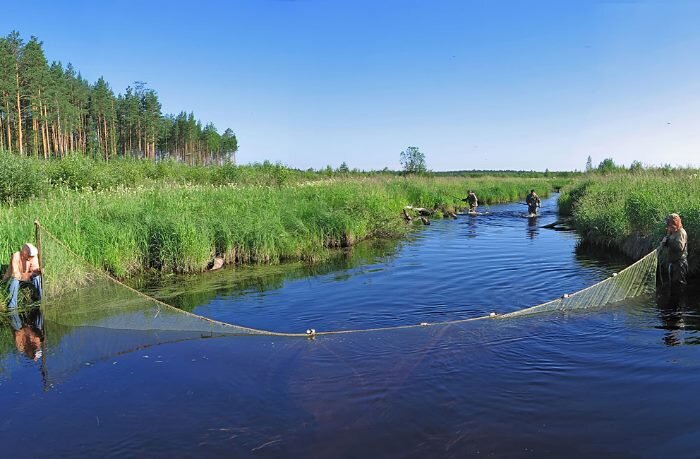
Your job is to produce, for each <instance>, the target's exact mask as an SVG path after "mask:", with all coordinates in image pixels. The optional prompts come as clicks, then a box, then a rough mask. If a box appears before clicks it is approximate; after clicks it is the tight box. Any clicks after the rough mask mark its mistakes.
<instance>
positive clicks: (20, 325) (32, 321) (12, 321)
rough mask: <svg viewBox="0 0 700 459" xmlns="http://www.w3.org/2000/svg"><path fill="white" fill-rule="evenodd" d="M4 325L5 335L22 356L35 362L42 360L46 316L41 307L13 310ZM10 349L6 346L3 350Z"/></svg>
mask: <svg viewBox="0 0 700 459" xmlns="http://www.w3.org/2000/svg"><path fill="white" fill-rule="evenodd" d="M2 324H3V329H4V330H3V331H4V333H3V335H5V337H6V339H8V340H10V341H11V343H12V344H14V347H15V349H16V351H17V352H18V353H19V354H20V355H22V356H24V357H26V358H27V359H29V360H31V361H34V362H36V361H38V360H39V359H40V358H41V356H42V355H43V344H44V316H43V314H42V312H41V308H40V307H39V306H34V307H31V308H27V309H12V310H11V311H10V312H9V313H8V314H7V315H6V316H5V317H3V321H2ZM6 344H7V343H6ZM8 347H9V346H7V345H6V346H3V347H2V348H4V349H7V348H8Z"/></svg>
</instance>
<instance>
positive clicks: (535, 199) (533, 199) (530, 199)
mask: <svg viewBox="0 0 700 459" xmlns="http://www.w3.org/2000/svg"><path fill="white" fill-rule="evenodd" d="M525 204H527V213H528V214H529V215H537V208H538V207H540V197H539V196H537V193H535V190H530V193H529V194H528V195H527V197H526V198H525Z"/></svg>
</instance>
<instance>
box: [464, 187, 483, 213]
mask: <svg viewBox="0 0 700 459" xmlns="http://www.w3.org/2000/svg"><path fill="white" fill-rule="evenodd" d="M463 201H466V202H467V204H469V213H470V214H475V213H476V208H477V207H478V206H479V200H478V199H477V197H476V194H474V192H473V191H472V190H469V192H467V198H466V199H463Z"/></svg>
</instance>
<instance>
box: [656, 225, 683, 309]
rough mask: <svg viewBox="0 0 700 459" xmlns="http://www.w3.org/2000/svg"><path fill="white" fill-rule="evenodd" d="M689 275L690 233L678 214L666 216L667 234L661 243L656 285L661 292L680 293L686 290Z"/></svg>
mask: <svg viewBox="0 0 700 459" xmlns="http://www.w3.org/2000/svg"><path fill="white" fill-rule="evenodd" d="M687 276H688V234H687V233H686V232H685V229H683V222H682V221H681V217H680V216H679V215H678V214H671V215H669V216H668V217H667V218H666V236H665V237H664V238H663V239H662V240H661V244H660V245H659V262H658V265H657V268H656V287H657V292H658V293H660V294H670V295H674V296H675V295H678V294H681V293H683V292H684V291H685V286H686V283H687V279H686V278H687Z"/></svg>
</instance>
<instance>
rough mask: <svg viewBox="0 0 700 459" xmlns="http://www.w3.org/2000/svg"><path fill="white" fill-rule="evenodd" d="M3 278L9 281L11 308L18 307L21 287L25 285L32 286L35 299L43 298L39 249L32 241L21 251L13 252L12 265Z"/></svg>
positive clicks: (9, 303) (8, 291)
mask: <svg viewBox="0 0 700 459" xmlns="http://www.w3.org/2000/svg"><path fill="white" fill-rule="evenodd" d="M2 280H3V281H4V282H7V283H8V287H7V293H8V296H9V302H8V306H9V308H10V309H16V308H17V298H18V296H19V289H20V287H22V286H25V285H27V286H29V287H30V288H31V290H32V299H33V300H34V301H39V300H41V296H42V288H41V287H42V286H41V266H39V251H38V250H37V248H36V247H34V246H33V245H32V244H30V243H26V244H24V245H23V246H22V249H21V250H20V251H19V252H15V253H13V254H12V257H10V266H8V268H7V270H6V271H5V275H4V276H3V279H2Z"/></svg>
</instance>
